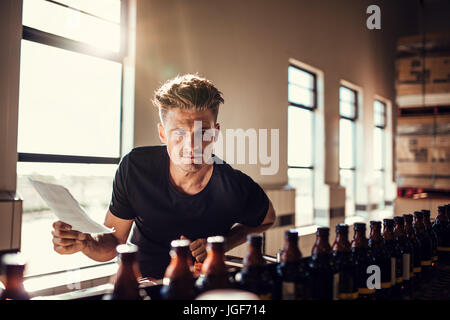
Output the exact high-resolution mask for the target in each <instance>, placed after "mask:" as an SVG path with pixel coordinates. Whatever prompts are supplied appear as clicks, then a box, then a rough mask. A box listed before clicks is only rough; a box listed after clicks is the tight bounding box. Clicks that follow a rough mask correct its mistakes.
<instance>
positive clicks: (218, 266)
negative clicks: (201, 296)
mask: <svg viewBox="0 0 450 320" xmlns="http://www.w3.org/2000/svg"><path fill="white" fill-rule="evenodd" d="M207 243H208V244H207V247H206V250H207V255H206V259H205V261H204V262H203V266H202V271H201V275H200V276H199V277H198V279H197V282H196V286H197V289H198V290H199V292H201V293H203V292H205V291H208V290H213V289H226V288H230V287H231V283H230V279H229V278H228V271H227V268H226V266H225V248H224V246H225V238H224V237H223V236H214V237H208V239H207Z"/></svg>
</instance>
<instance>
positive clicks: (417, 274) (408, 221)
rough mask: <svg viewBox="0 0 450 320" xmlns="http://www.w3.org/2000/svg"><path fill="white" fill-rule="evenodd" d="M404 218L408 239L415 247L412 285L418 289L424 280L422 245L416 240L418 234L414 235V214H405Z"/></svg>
mask: <svg viewBox="0 0 450 320" xmlns="http://www.w3.org/2000/svg"><path fill="white" fill-rule="evenodd" d="M403 218H404V220H405V233H406V237H407V239H408V240H409V241H410V243H411V244H412V247H413V254H412V264H413V274H412V276H413V278H412V283H411V285H412V286H413V288H417V287H419V286H420V281H421V279H422V277H421V273H422V267H421V263H420V262H421V260H420V243H419V241H418V240H417V238H416V234H415V233H414V229H413V225H412V221H413V215H412V214H404V215H403Z"/></svg>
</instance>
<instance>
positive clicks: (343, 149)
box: [339, 86, 358, 216]
mask: <svg viewBox="0 0 450 320" xmlns="http://www.w3.org/2000/svg"><path fill="white" fill-rule="evenodd" d="M357 98H358V95H357V91H355V90H353V89H350V88H347V87H343V86H341V87H340V88H339V115H340V119H339V168H340V172H339V173H340V180H341V185H342V186H344V187H345V198H346V199H345V215H346V216H353V215H354V214H355V207H356V203H355V199H356V159H355V153H356V150H355V149H356V136H355V134H356V132H355V131H356V125H355V121H356V119H357V117H358V107H357V106H358V105H357V101H358V100H357Z"/></svg>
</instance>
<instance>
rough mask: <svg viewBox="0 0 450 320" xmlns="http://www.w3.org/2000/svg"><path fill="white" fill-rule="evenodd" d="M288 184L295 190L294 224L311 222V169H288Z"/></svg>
mask: <svg viewBox="0 0 450 320" xmlns="http://www.w3.org/2000/svg"><path fill="white" fill-rule="evenodd" d="M288 180H289V184H290V185H291V186H293V187H294V188H295V189H296V191H295V211H296V212H295V224H296V226H304V225H310V224H312V223H313V208H314V206H313V190H314V184H313V170H311V169H296V168H295V169H294V168H291V169H288Z"/></svg>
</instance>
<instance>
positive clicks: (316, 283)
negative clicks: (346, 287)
mask: <svg viewBox="0 0 450 320" xmlns="http://www.w3.org/2000/svg"><path fill="white" fill-rule="evenodd" d="M329 235H330V228H327V227H319V228H317V232H316V242H315V244H314V246H313V248H312V252H311V261H310V265H309V269H310V272H311V279H312V285H311V297H312V299H313V300H332V299H333V300H337V299H338V290H339V273H338V272H337V271H336V269H335V268H334V265H333V261H332V259H331V247H330V244H329Z"/></svg>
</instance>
